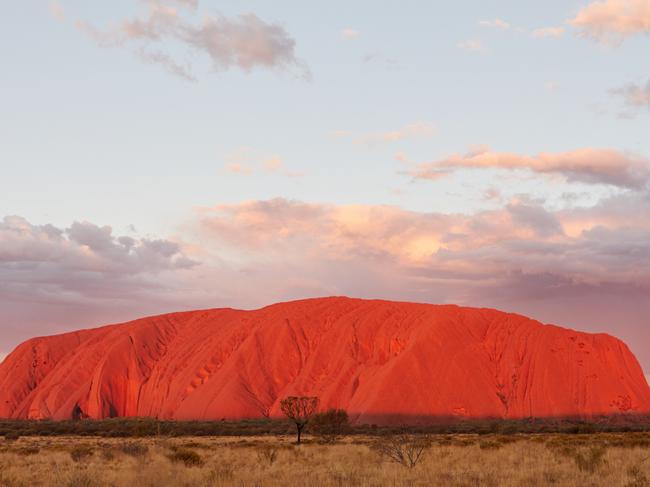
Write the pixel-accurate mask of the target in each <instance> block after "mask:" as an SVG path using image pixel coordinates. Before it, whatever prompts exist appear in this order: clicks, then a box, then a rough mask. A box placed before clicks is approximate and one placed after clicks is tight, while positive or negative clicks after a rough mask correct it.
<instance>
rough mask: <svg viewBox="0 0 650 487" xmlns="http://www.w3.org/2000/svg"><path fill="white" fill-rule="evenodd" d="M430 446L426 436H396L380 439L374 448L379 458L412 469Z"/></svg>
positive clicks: (429, 440)
mask: <svg viewBox="0 0 650 487" xmlns="http://www.w3.org/2000/svg"><path fill="white" fill-rule="evenodd" d="M430 446H431V439H430V438H429V437H428V436H414V435H408V434H397V435H391V436H386V437H382V438H380V439H379V440H378V441H377V443H376V444H375V446H374V448H375V449H376V450H377V451H378V452H379V454H380V455H381V456H384V457H387V458H389V459H390V460H392V461H393V462H396V463H399V464H400V465H404V466H405V467H409V468H413V467H415V466H416V465H417V464H418V462H419V461H420V460H421V459H422V456H423V455H424V452H425V451H426V449H427V448H429V447H430Z"/></svg>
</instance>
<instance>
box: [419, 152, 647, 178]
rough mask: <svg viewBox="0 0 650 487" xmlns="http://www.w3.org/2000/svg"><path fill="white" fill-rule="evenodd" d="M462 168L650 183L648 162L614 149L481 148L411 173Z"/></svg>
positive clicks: (428, 174) (440, 172)
mask: <svg viewBox="0 0 650 487" xmlns="http://www.w3.org/2000/svg"><path fill="white" fill-rule="evenodd" d="M461 168H470V169H527V170H530V171H533V172H536V173H540V174H558V175H561V176H563V177H564V178H566V180H567V181H569V182H582V183H588V184H609V185H613V186H619V187H622V188H642V187H644V186H645V185H646V184H647V182H648V180H650V161H649V160H648V159H646V158H644V157H641V156H637V155H634V154H628V153H623V152H620V151H617V150H613V149H594V148H584V149H577V150H573V151H568V152H557V153H550V152H542V153H540V154H538V155H536V156H528V155H524V154H516V153H510V152H493V151H491V150H490V149H489V148H488V147H478V148H477V149H474V150H472V151H470V152H469V153H467V154H455V155H452V156H450V157H448V158H446V159H442V160H438V161H434V162H430V163H424V164H419V165H418V166H417V167H416V168H415V169H413V170H412V171H410V174H411V176H413V177H414V178H416V179H437V178H439V177H441V176H443V175H444V174H445V173H447V172H450V171H453V170H455V169H461Z"/></svg>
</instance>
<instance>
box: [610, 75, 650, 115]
mask: <svg viewBox="0 0 650 487" xmlns="http://www.w3.org/2000/svg"><path fill="white" fill-rule="evenodd" d="M612 94H614V95H616V96H620V97H622V98H623V101H624V103H625V104H626V105H627V106H628V107H630V108H644V107H645V108H647V109H648V110H650V79H648V81H646V84H645V86H644V85H643V84H640V85H637V84H634V83H630V84H628V85H626V86H622V87H621V88H617V89H615V90H612Z"/></svg>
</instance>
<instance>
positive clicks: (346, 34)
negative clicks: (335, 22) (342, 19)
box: [341, 28, 361, 40]
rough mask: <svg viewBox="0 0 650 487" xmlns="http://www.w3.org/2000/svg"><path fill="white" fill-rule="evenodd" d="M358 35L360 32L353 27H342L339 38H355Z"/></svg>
mask: <svg viewBox="0 0 650 487" xmlns="http://www.w3.org/2000/svg"><path fill="white" fill-rule="evenodd" d="M360 35H361V33H360V32H359V31H358V30H354V29H350V28H347V29H343V30H342V31H341V38H342V39H343V40H351V39H356V38H357V37H359V36H360Z"/></svg>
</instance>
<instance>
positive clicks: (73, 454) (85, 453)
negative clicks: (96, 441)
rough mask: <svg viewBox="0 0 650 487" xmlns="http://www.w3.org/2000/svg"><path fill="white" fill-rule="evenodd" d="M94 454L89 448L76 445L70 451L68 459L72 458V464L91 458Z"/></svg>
mask: <svg viewBox="0 0 650 487" xmlns="http://www.w3.org/2000/svg"><path fill="white" fill-rule="evenodd" d="M94 453H95V451H94V450H93V448H92V447H91V446H88V445H78V446H75V447H74V448H73V449H72V450H70V458H72V460H73V461H74V462H81V461H83V460H87V459H89V458H90V457H92V456H93V454H94Z"/></svg>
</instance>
